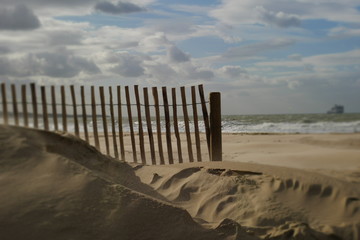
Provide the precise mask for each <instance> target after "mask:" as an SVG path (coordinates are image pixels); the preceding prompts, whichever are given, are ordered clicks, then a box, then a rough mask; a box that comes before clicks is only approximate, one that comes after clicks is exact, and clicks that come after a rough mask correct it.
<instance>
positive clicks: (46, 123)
mask: <svg viewBox="0 0 360 240" xmlns="http://www.w3.org/2000/svg"><path fill="white" fill-rule="evenodd" d="M40 89H41V102H42V114H43V122H44V129H45V130H46V131H49V117H48V111H47V103H46V88H45V86H41V87H40Z"/></svg>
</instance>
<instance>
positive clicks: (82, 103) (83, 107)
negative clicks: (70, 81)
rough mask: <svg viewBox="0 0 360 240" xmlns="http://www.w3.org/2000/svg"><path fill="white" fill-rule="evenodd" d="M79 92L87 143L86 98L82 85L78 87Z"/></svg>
mask: <svg viewBox="0 0 360 240" xmlns="http://www.w3.org/2000/svg"><path fill="white" fill-rule="evenodd" d="M80 94H81V108H82V119H83V125H84V134H85V141H86V142H88V143H89V133H88V126H87V116H86V99H85V89H84V86H81V87H80Z"/></svg>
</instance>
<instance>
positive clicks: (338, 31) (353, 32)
mask: <svg viewBox="0 0 360 240" xmlns="http://www.w3.org/2000/svg"><path fill="white" fill-rule="evenodd" d="M328 35H329V36H330V37H358V36H360V28H346V27H335V28H332V29H330V31H329V33H328Z"/></svg>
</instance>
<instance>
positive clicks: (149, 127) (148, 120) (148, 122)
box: [143, 88, 156, 165]
mask: <svg viewBox="0 0 360 240" xmlns="http://www.w3.org/2000/svg"><path fill="white" fill-rule="evenodd" d="M143 92H144V104H145V117H146V125H147V131H148V137H149V144H150V153H151V163H152V164H153V165H156V155H155V146H154V135H153V132H152V125H151V116H150V107H149V93H148V89H147V88H143Z"/></svg>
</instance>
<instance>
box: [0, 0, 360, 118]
mask: <svg viewBox="0 0 360 240" xmlns="http://www.w3.org/2000/svg"><path fill="white" fill-rule="evenodd" d="M0 82H6V83H15V84H24V83H29V82H36V83H38V84H44V85H60V84H68V85H70V84H76V85H85V86H90V85H104V86H111V85H114V86H115V85H122V86H125V85H139V86H140V87H142V86H143V87H147V86H169V87H176V86H191V85H197V84H203V85H204V88H205V91H206V92H207V93H209V92H221V96H222V112H223V114H278V113H324V112H326V111H327V110H329V109H330V108H331V107H332V106H333V105H334V104H342V105H344V106H345V111H346V112H360V2H359V1H358V0H342V1H338V0H272V1H268V0H241V1H239V0H217V1H215V0H207V1H205V0H201V1H189V0H183V1H180V0H166V1H165V0H133V1H129V2H127V1H111V0H109V1H106V0H105V1H102V0H100V1H98V0H26V1H25V0H0Z"/></svg>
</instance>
